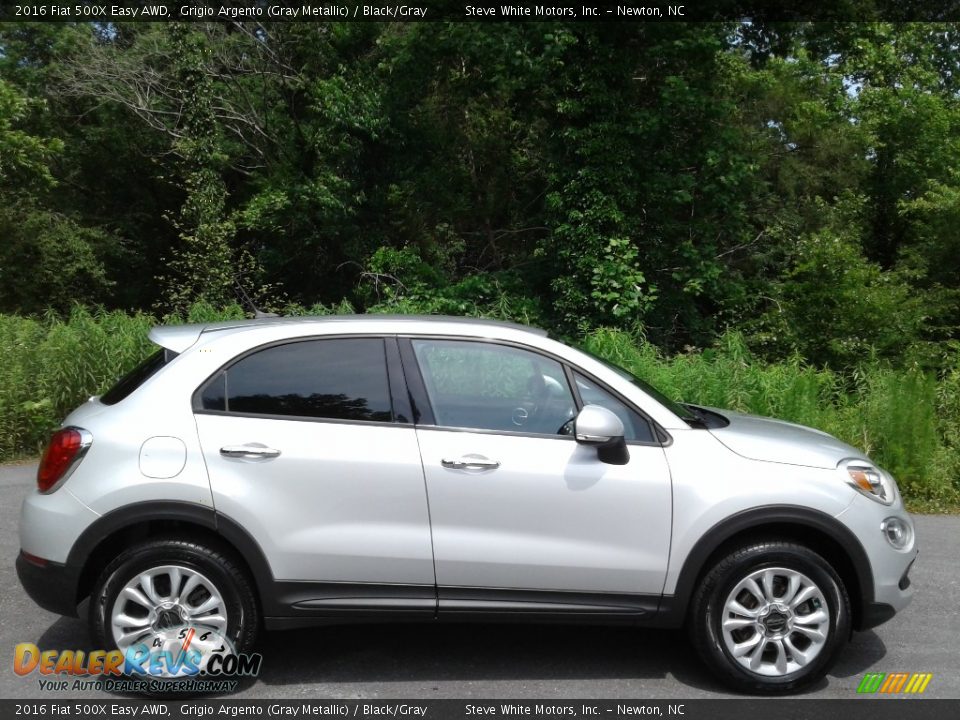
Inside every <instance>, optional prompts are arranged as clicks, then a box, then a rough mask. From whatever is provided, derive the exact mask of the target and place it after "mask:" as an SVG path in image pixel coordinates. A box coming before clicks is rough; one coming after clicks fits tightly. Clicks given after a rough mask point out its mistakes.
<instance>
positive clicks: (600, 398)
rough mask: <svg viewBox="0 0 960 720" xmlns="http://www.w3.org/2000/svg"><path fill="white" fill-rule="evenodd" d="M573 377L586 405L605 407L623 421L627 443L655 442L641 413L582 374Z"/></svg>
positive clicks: (651, 431) (581, 398)
mask: <svg viewBox="0 0 960 720" xmlns="http://www.w3.org/2000/svg"><path fill="white" fill-rule="evenodd" d="M573 377H574V380H575V381H576V383H577V392H579V393H580V400H581V401H583V404H584V405H599V406H601V407H605V408H606V409H607V410H609V411H610V412H612V413H613V414H614V415H616V416H617V417H618V418H620V420H621V421H623V437H624V439H625V440H626V441H627V442H655V438H654V436H653V430H652V428H651V427H650V423H649V422H647V420H646V419H645V418H644V417H643V416H642V415H641V414H640V413H638V412H637V411H636V410H633V409H631V408H629V407H627V406H626V405H624V404H623V403H622V402H621V401H620V400H618V399H617V398H616V397H615V396H613V395H611V394H610V393H609V392H607V391H606V390H604V389H603V388H601V387H600V386H599V385H597V384H596V383H595V382H593V381H591V380H588V379H587V378H585V377H584V376H583V375H581V374H580V373H574V374H573Z"/></svg>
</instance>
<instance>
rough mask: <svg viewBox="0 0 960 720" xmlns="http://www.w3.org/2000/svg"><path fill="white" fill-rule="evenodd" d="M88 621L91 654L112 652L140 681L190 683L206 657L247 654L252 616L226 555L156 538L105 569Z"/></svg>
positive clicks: (242, 575)
mask: <svg viewBox="0 0 960 720" xmlns="http://www.w3.org/2000/svg"><path fill="white" fill-rule="evenodd" d="M89 620H90V628H91V632H92V635H93V637H94V640H95V641H96V643H97V644H98V646H99V647H103V648H105V649H114V648H116V649H119V650H120V651H121V652H123V653H124V656H125V658H129V659H131V660H132V661H133V663H134V664H135V665H137V666H139V667H141V668H143V669H144V670H146V671H147V672H146V673H145V675H144V677H146V678H149V679H153V678H163V679H171V678H189V677H195V676H196V675H198V674H199V673H200V672H202V671H205V670H206V669H207V663H208V662H209V661H210V658H212V657H213V655H214V654H220V655H221V657H222V656H223V655H224V653H241V652H246V651H248V650H249V649H250V648H251V647H252V645H253V642H254V640H255V638H256V634H257V627H258V624H259V613H258V608H257V601H256V595H255V593H254V591H253V586H252V583H251V582H250V581H249V578H248V577H247V574H246V572H245V571H244V569H243V567H242V566H241V565H240V563H239V562H238V561H237V560H236V559H235V558H234V557H233V555H232V554H231V553H229V552H226V551H224V550H222V549H219V548H215V547H211V546H208V545H207V544H205V543H202V542H194V541H189V540H180V539H174V538H164V539H156V540H150V541H147V542H144V543H142V544H138V545H135V546H132V547H130V548H128V549H127V550H125V551H124V552H123V553H121V554H120V555H119V556H118V557H117V558H116V559H114V560H113V562H111V563H110V564H109V565H107V567H106V568H105V569H104V570H103V572H102V573H101V574H100V577H99V579H98V580H97V584H96V587H95V588H94V592H93V596H92V598H91V603H90V617H89ZM124 665H125V667H128V665H127V663H126V662H125V663H124Z"/></svg>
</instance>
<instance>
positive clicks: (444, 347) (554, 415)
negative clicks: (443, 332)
mask: <svg viewBox="0 0 960 720" xmlns="http://www.w3.org/2000/svg"><path fill="white" fill-rule="evenodd" d="M413 349H414V352H415V353H416V356H417V362H418V363H419V365H420V371H421V373H422V375H423V381H424V384H425V385H426V387H427V394H428V395H429V397H430V405H431V406H432V408H433V414H434V417H435V420H436V423H437V425H444V426H447V427H463V428H477V429H480V430H501V431H502V430H506V431H514V432H529V433H537V434H549V435H554V434H558V433H560V432H561V428H562V427H563V426H564V425H565V424H566V423H567V421H569V420H570V419H571V418H572V417H574V416H575V415H576V405H575V403H574V400H573V395H572V393H571V392H570V386H569V385H568V384H567V379H566V377H565V375H564V374H563V368H562V367H561V365H560V363H558V362H556V361H554V360H551V359H549V358H546V357H543V356H542V355H538V354H536V353H533V352H529V351H526V350H521V349H518V348H514V347H509V346H506V345H495V344H491V343H481V342H468V341H457V340H414V341H413Z"/></svg>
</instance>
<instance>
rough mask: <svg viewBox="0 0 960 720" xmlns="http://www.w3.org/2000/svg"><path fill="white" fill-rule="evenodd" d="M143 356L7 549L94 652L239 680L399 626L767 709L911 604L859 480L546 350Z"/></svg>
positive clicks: (498, 328)
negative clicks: (282, 644) (668, 682)
mask: <svg viewBox="0 0 960 720" xmlns="http://www.w3.org/2000/svg"><path fill="white" fill-rule="evenodd" d="M150 337H151V338H152V340H153V341H154V342H155V343H156V344H157V345H158V346H160V347H159V349H158V350H157V352H156V354H155V355H153V356H152V357H151V358H150V359H148V360H147V361H146V362H145V363H143V364H142V365H141V366H140V367H138V368H137V369H136V370H134V371H133V372H131V373H130V374H129V375H127V376H126V377H124V378H123V379H122V380H120V381H119V383H118V384H117V385H116V386H115V387H113V388H112V389H111V390H110V391H109V392H107V393H106V394H105V395H103V396H102V397H99V398H92V399H91V400H89V401H88V402H87V403H85V404H84V405H82V406H81V407H79V408H78V409H77V410H75V411H74V412H73V413H71V414H70V416H69V417H68V418H67V419H66V420H65V422H64V425H63V427H62V429H60V430H59V431H58V432H57V433H56V434H55V435H54V436H53V438H52V440H51V442H50V446H49V448H48V449H47V451H46V454H45V455H44V457H43V460H42V462H41V464H40V469H39V473H38V482H37V485H38V487H37V490H36V492H34V493H32V494H31V495H30V496H29V497H28V498H27V499H26V501H25V502H24V505H23V510H22V516H21V520H20V542H21V548H22V551H21V553H20V556H19V558H18V559H17V569H18V571H19V575H20V579H21V582H22V583H23V586H24V587H25V588H26V590H27V592H28V593H29V594H30V595H31V597H33V599H34V600H35V601H36V602H37V603H38V604H39V605H41V606H42V607H44V608H47V609H49V610H52V611H55V612H58V613H62V614H65V615H76V614H78V613H83V612H86V613H88V615H89V621H90V628H91V631H92V633H93V636H94V639H95V642H96V643H97V644H98V646H100V647H104V648H119V649H120V650H126V649H128V648H130V647H131V646H132V645H134V644H135V643H146V644H147V645H148V646H153V645H156V643H157V641H158V640H159V641H161V643H162V642H166V640H167V639H168V638H169V637H170V636H171V635H173V636H174V637H175V636H176V635H177V634H180V635H181V636H182V630H183V629H184V628H188V627H189V628H193V629H195V630H196V633H197V635H198V636H204V635H205V634H210V633H214V634H215V636H222V637H224V638H226V639H227V640H228V641H229V642H230V643H231V644H232V645H233V646H234V648H235V649H236V650H237V651H245V650H249V649H250V648H251V646H252V645H253V643H254V640H255V637H256V635H257V632H258V630H259V629H260V628H261V627H265V628H267V629H270V628H289V627H300V626H305V625H315V624H327V623H341V622H357V621H368V620H369V621H381V620H384V619H402V620H411V619H417V620H424V621H431V622H436V621H440V622H443V621H453V622H462V621H468V620H469V621H483V622H489V621H493V622H497V621H518V620H519V621H526V622H542V621H562V622H586V623H623V624H625V625H642V626H654V627H680V626H682V625H686V626H687V627H688V629H689V631H690V634H691V636H692V638H693V640H694V643H695V645H696V647H697V649H698V651H699V653H700V655H701V656H702V657H703V660H704V661H705V662H706V663H707V665H709V666H710V667H711V668H712V669H713V670H714V671H715V672H716V673H717V674H718V675H719V676H720V677H721V678H722V679H723V680H724V681H725V682H726V683H727V684H729V685H730V686H732V687H734V688H737V689H740V690H744V691H749V692H762V693H776V692H787V691H792V690H795V689H797V688H799V687H801V686H804V685H807V684H809V683H811V682H813V681H814V680H816V679H817V678H819V677H821V676H822V675H823V674H824V673H825V672H826V671H827V669H828V668H829V667H830V664H831V662H832V661H833V659H834V658H835V656H836V655H837V652H838V651H839V650H840V648H841V646H842V645H843V644H844V643H845V641H847V640H848V639H849V637H850V634H851V632H852V631H853V630H854V629H861V630H862V629H865V628H870V627H874V626H876V625H878V624H880V623H882V622H884V621H886V620H889V619H890V618H891V617H893V615H894V613H895V612H896V611H898V610H901V609H903V608H904V607H905V606H906V605H907V604H908V603H909V601H910V598H911V594H912V592H913V591H912V589H911V588H910V580H909V578H908V572H909V569H910V566H911V564H912V563H913V561H914V558H915V557H916V555H917V550H916V548H915V540H914V531H913V523H912V521H911V519H910V517H909V516H908V515H907V513H906V512H905V511H904V508H903V504H902V502H901V498H900V495H899V493H898V491H897V486H896V483H895V482H894V479H893V478H892V477H891V476H890V475H889V474H888V473H887V472H886V471H884V470H883V469H881V468H879V467H877V466H876V465H875V464H874V463H872V462H871V461H870V460H869V459H868V458H867V457H866V456H864V454H863V453H861V452H859V451H858V450H856V449H855V448H853V447H850V446H849V445H845V444H844V443H842V442H840V441H838V440H836V439H834V438H833V437H831V436H829V435H827V434H825V433H822V432H819V431H817V430H811V429H809V428H805V427H801V426H798V425H793V424H790V423H786V422H781V421H778V420H771V419H766V418H759V417H751V416H748V415H741V414H737V413H734V412H727V411H722V410H714V409H711V408H704V407H696V406H692V405H681V404H677V403H675V402H672V401H670V400H668V399H667V398H665V397H664V396H663V395H661V394H660V393H658V392H657V391H656V390H655V389H653V388H652V387H650V386H649V385H647V384H645V383H644V382H643V381H642V380H639V379H637V378H635V377H633V376H631V375H630V374H629V373H627V372H625V371H624V370H621V369H619V368H616V367H614V366H612V365H609V364H607V363H606V362H604V361H602V360H599V359H597V358H595V357H592V356H590V355H587V354H584V353H583V352H581V351H578V350H575V349H572V348H570V347H567V346H565V345H563V344H561V343H559V342H555V341H553V340H551V339H549V338H547V337H546V333H544V332H541V331H539V330H535V329H531V328H526V327H522V326H517V325H511V324H506V323H496V322H485V321H475V320H462V319H456V318H440V317H388V316H367V317H326V318H289V319H288V318H280V319H268V320H250V321H238V322H228V323H221V324H214V325H188V326H180V327H158V328H155V329H154V330H153V331H152V332H151V333H150ZM191 637H193V636H192V635H191ZM157 646H159V645H157Z"/></svg>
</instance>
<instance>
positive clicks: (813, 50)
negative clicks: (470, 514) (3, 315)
mask: <svg viewBox="0 0 960 720" xmlns="http://www.w3.org/2000/svg"><path fill="white" fill-rule="evenodd" d="M957 33H958V28H957V27H956V26H955V25H952V24H940V25H938V24H929V23H926V24H907V25H892V24H883V23H848V24H843V23H834V24H802V23H795V24H783V23H780V24H772V25H768V26H764V25H756V24H754V25H737V24H722V23H716V24H710V23H694V24H689V25H685V24H677V23H619V24H609V25H606V24H595V23H590V24H562V23H517V24H457V23H419V24H418V23H409V24H403V23H399V24H396V23H395V24H370V23H362V24H361V23H357V24H351V23H345V24H295V23H291V24H275V25H269V24H268V25H260V24H256V23H252V24H251V23H242V22H238V23H211V24H199V23H198V24H175V23H174V24H144V23H138V24H130V25H124V24H120V25H109V26H102V25H96V24H7V25H4V26H3V27H0V190H2V193H3V194H2V200H0V232H2V237H3V243H2V245H0V311H2V312H19V313H37V312H43V311H45V310H47V309H48V308H50V307H53V308H56V309H60V310H65V309H67V308H68V307H69V305H70V304H71V303H72V302H74V301H79V302H81V303H84V304H91V303H103V304H105V305H106V306H107V307H109V308H124V309H131V310H145V311H154V312H156V311H160V312H164V313H165V312H178V311H180V312H182V311H183V310H184V309H185V308H187V307H189V306H190V304H191V303H193V302H195V301H197V300H203V301H207V302H210V303H213V304H214V305H219V306H222V305H223V304H225V303H229V302H233V301H238V300H241V299H242V297H243V293H242V292H241V291H240V287H242V288H243V289H244V291H245V292H247V293H249V294H250V295H252V296H253V297H254V298H255V299H257V300H258V301H259V302H260V303H261V304H263V305H266V306H282V305H283V304H284V303H286V302H296V303H301V304H307V305H309V304H313V303H317V302H320V303H335V302H340V301H341V300H344V299H347V300H349V301H350V302H352V303H353V305H354V306H355V307H357V308H358V309H361V310H363V309H367V308H369V307H371V306H374V305H376V304H378V303H382V302H384V301H391V302H395V303H400V304H402V306H403V307H404V308H407V309H421V310H426V311H452V312H456V311H457V310H458V309H461V308H480V309H484V310H490V309H492V308H497V307H498V308H504V307H509V308H512V309H513V310H515V311H517V312H519V313H520V314H521V315H522V316H527V317H536V318H540V319H541V320H542V321H543V322H545V323H549V324H550V325H551V326H552V327H554V328H557V329H559V330H561V331H563V332H564V333H566V334H568V335H575V334H577V333H579V332H583V331H585V330H588V329H590V328H593V327H597V326H600V325H604V326H610V327H617V328H621V329H624V330H629V331H636V330H641V331H642V332H643V333H644V335H645V337H646V338H648V339H649V341H650V342H652V343H654V344H656V345H657V346H658V347H660V348H662V349H663V350H664V351H666V352H675V351H679V350H682V349H684V348H687V347H694V348H702V347H707V346H709V345H711V344H712V343H713V342H714V341H715V340H716V338H718V337H719V336H720V335H722V334H723V333H724V332H726V331H728V330H730V329H736V330H738V331H739V332H741V333H742V334H743V335H744V337H745V340H746V342H747V344H748V346H749V347H750V348H751V350H752V351H754V352H756V353H758V354H759V355H760V356H762V357H764V358H767V359H780V358H784V357H788V356H790V355H791V354H792V353H794V352H799V353H800V354H801V355H802V356H803V357H805V358H807V359H808V360H810V361H812V362H814V363H817V364H826V365H829V366H832V367H834V368H837V369H843V368H845V367H847V366H849V365H850V364H851V363H855V362H857V361H858V360H860V359H862V358H863V357H865V356H868V355H874V356H877V357H881V358H886V359H889V360H890V361H891V362H893V363H894V364H895V365H898V366H907V365H908V364H910V363H912V362H918V363H920V364H921V365H923V366H924V367H926V368H928V369H942V368H944V367H947V366H949V365H950V364H951V362H952V359H951V357H950V356H951V355H952V354H953V353H954V352H955V350H954V347H953V346H952V345H949V344H948V341H950V340H953V339H955V337H956V334H957V327H958V324H960V312H958V303H957V297H958V296H957V293H958V290H960V263H958V262H957V257H958V255H960V239H958V238H960V235H958V234H957V233H956V232H955V230H954V228H955V227H956V225H957V221H958V220H960V102H958V98H960V95H958V92H957V91H958V89H960V88H958V83H960V79H958V78H960V72H958V70H960V68H958V64H960V51H958V50H960V48H958V38H957Z"/></svg>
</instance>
